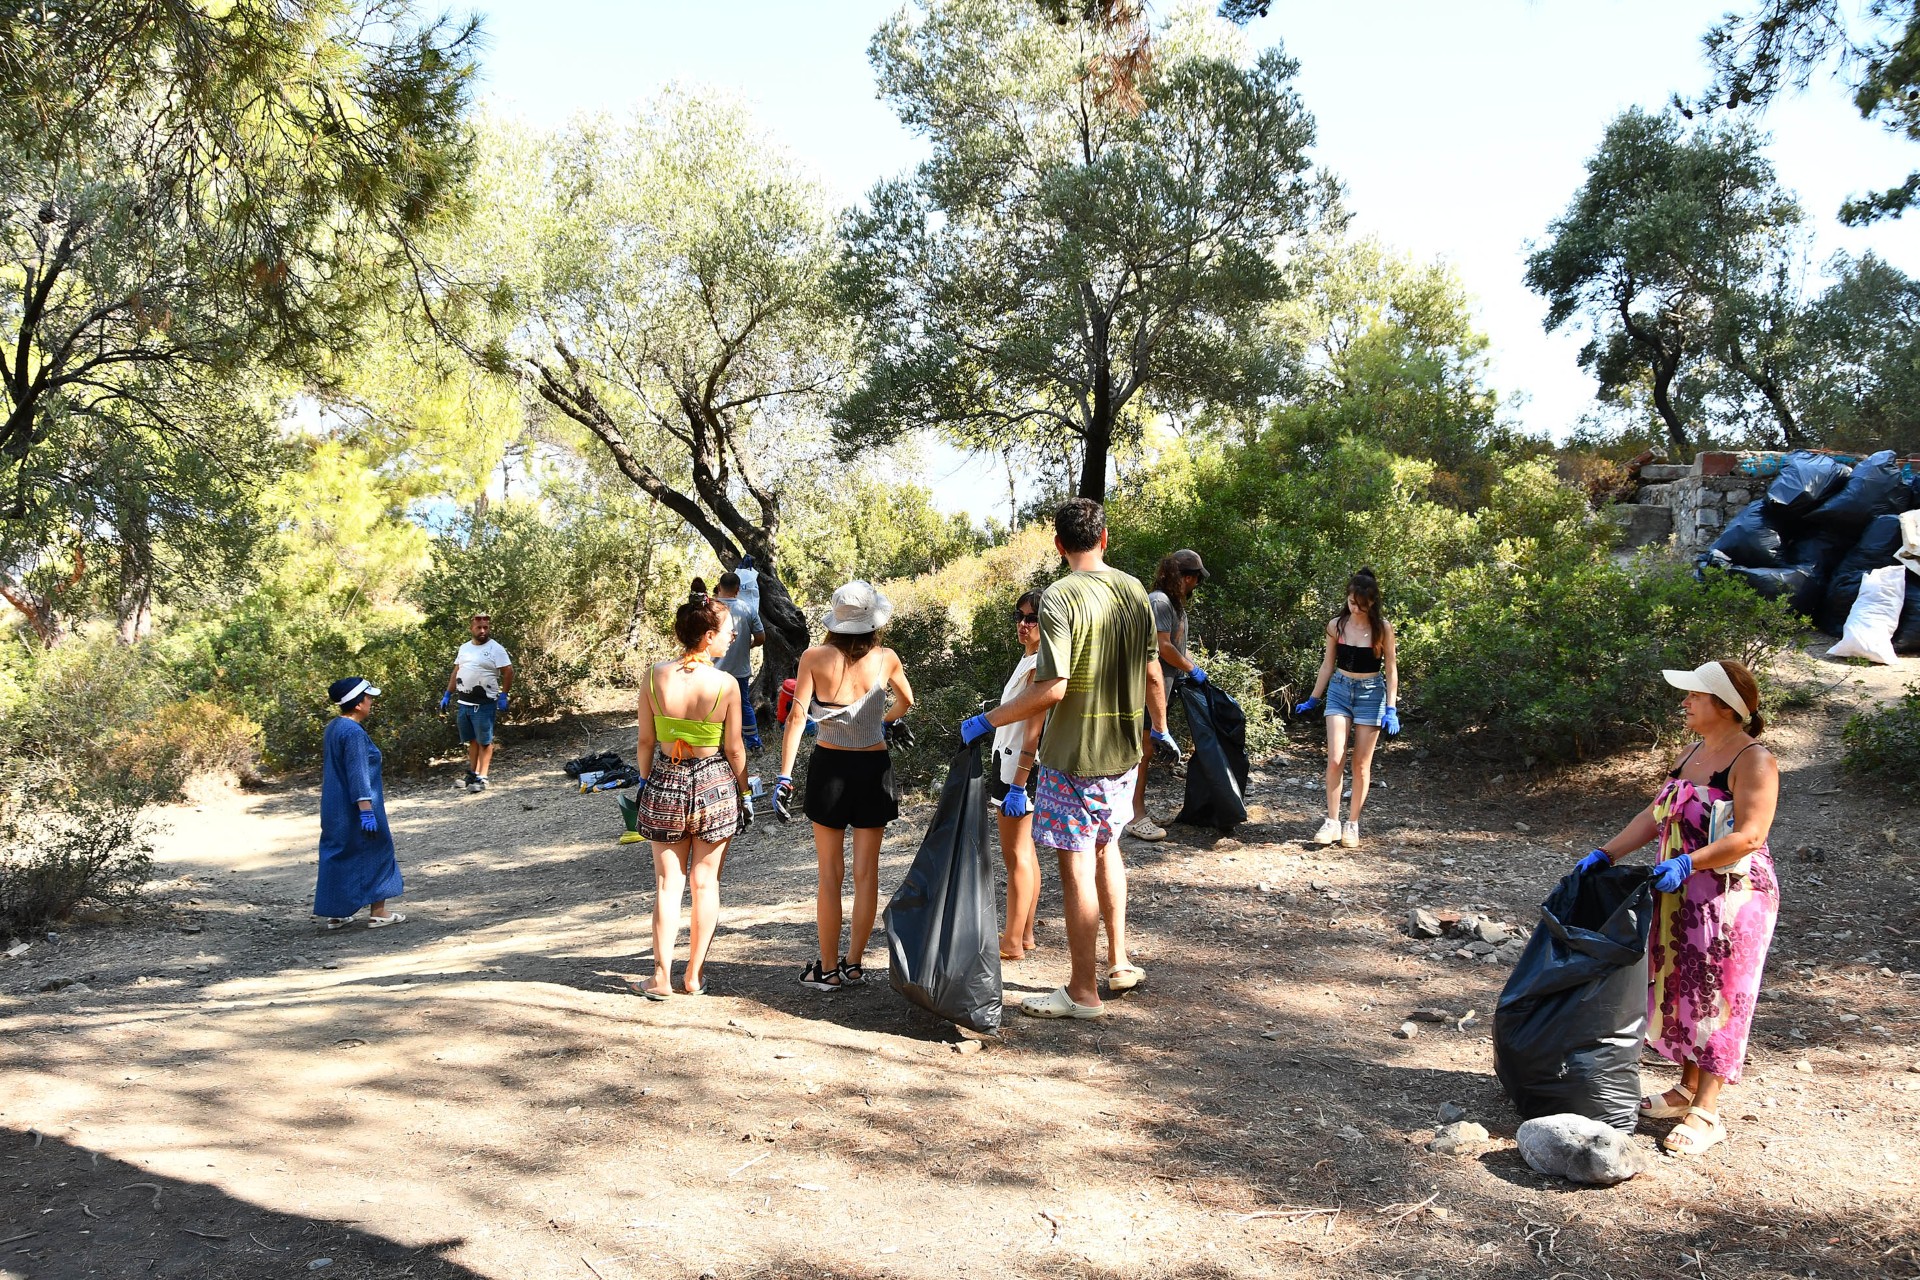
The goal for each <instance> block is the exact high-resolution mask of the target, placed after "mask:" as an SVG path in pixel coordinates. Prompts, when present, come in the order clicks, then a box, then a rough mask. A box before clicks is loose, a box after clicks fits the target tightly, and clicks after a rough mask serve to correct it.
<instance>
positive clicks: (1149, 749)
mask: <svg viewBox="0 0 1920 1280" xmlns="http://www.w3.org/2000/svg"><path fill="white" fill-rule="evenodd" d="M1152 760H1153V727H1152V722H1151V721H1149V722H1148V727H1147V728H1145V729H1142V730H1141V731H1140V767H1139V768H1138V769H1136V770H1134V779H1133V816H1134V817H1135V818H1144V817H1146V816H1147V765H1148V764H1149V763H1150V762H1151V761H1152Z"/></svg>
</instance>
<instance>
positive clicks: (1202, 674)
mask: <svg viewBox="0 0 1920 1280" xmlns="http://www.w3.org/2000/svg"><path fill="white" fill-rule="evenodd" d="M1187 679H1189V680H1191V681H1193V682H1194V683H1195V684H1205V683H1206V682H1207V669H1206V668H1205V667H1195V668H1194V669H1193V670H1191V671H1189V672H1187Z"/></svg>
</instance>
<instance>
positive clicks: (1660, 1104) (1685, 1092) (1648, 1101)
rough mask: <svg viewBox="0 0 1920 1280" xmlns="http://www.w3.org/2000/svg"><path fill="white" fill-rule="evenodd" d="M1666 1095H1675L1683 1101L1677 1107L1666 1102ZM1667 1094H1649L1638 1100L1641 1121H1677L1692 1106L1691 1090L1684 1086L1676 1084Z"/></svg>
mask: <svg viewBox="0 0 1920 1280" xmlns="http://www.w3.org/2000/svg"><path fill="white" fill-rule="evenodd" d="M1667 1093H1677V1094H1679V1095H1680V1096H1681V1097H1682V1098H1683V1099H1685V1101H1683V1102H1681V1103H1680V1104H1678V1105H1677V1106H1676V1105H1675V1104H1674V1103H1671V1102H1668V1101H1667ZM1667 1093H1650V1094H1648V1095H1647V1096H1646V1097H1644V1098H1642V1099H1640V1118H1641V1119H1642V1120H1678V1119H1679V1118H1680V1117H1681V1116H1684V1115H1686V1114H1687V1111H1688V1110H1689V1109H1690V1108H1691V1107H1692V1106H1693V1090H1691V1089H1689V1088H1687V1086H1685V1085H1684V1084H1677V1085H1675V1086H1673V1088H1671V1089H1669V1090H1667Z"/></svg>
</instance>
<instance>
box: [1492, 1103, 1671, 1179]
mask: <svg viewBox="0 0 1920 1280" xmlns="http://www.w3.org/2000/svg"><path fill="white" fill-rule="evenodd" d="M1516 1136H1517V1139H1518V1141H1519V1144H1520V1158H1521V1159H1523V1160H1525V1161H1526V1162H1527V1164H1528V1165H1529V1166H1530V1167H1532V1168H1533V1169H1535V1170H1537V1171H1538V1172H1540V1173H1544V1174H1547V1175H1549V1176H1551V1177H1555V1178H1565V1179H1567V1180H1568V1181H1569V1182H1581V1183H1585V1184H1587V1185H1588V1186H1594V1187H1610V1186H1612V1185H1614V1184H1615V1183H1617V1182H1625V1181H1626V1180H1627V1179H1629V1178H1631V1177H1633V1176H1634V1175H1636V1174H1641V1173H1645V1172H1646V1171H1647V1170H1648V1169H1651V1168H1652V1167H1653V1165H1654V1162H1655V1161H1656V1160H1657V1159H1658V1157H1657V1156H1655V1155H1654V1154H1653V1153H1652V1152H1651V1151H1649V1150H1647V1149H1646V1148H1645V1147H1637V1146H1635V1145H1634V1144H1633V1140H1632V1139H1631V1138H1629V1137H1628V1136H1627V1135H1626V1134H1624V1133H1621V1132H1620V1131H1619V1130H1618V1129H1615V1128H1613V1127H1612V1126H1610V1125H1605V1124H1602V1123H1600V1121H1598V1120H1590V1119H1588V1118H1587V1117H1586V1116H1578V1115H1572V1114H1565V1115H1557V1116H1541V1117H1540V1118H1539V1119H1537V1120H1529V1121H1527V1122H1526V1123H1525V1124H1523V1125H1521V1126H1520V1132H1519V1134H1518V1135H1516Z"/></svg>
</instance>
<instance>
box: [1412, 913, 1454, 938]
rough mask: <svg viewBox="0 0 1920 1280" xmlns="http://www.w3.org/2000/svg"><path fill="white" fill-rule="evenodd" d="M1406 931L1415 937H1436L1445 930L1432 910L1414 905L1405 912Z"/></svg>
mask: <svg viewBox="0 0 1920 1280" xmlns="http://www.w3.org/2000/svg"><path fill="white" fill-rule="evenodd" d="M1407 932H1408V934H1410V935H1411V936H1413V937H1416V938H1437V937H1439V936H1440V935H1441V934H1443V933H1445V932H1446V930H1445V929H1444V928H1442V927H1441V925H1440V918H1439V917H1438V916H1436V915H1434V914H1433V912H1431V911H1429V910H1427V909H1426V908H1425V907H1415V908H1413V909H1412V910H1411V911H1409V912H1407Z"/></svg>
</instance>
